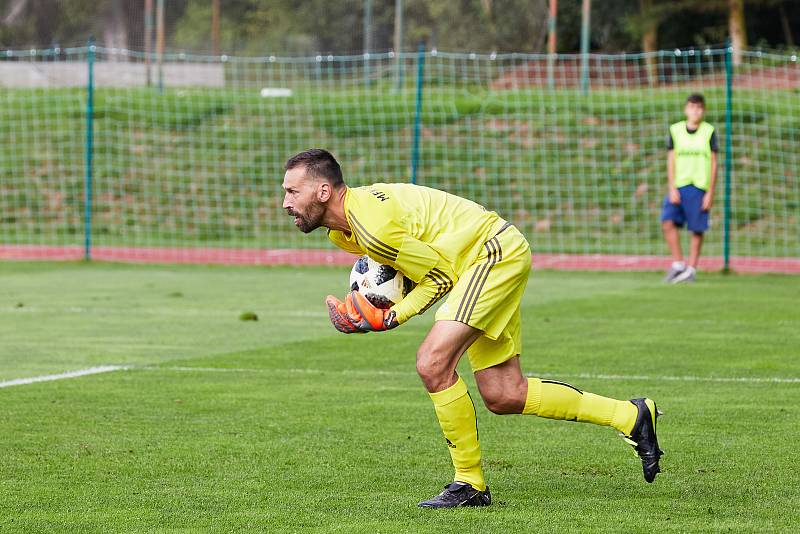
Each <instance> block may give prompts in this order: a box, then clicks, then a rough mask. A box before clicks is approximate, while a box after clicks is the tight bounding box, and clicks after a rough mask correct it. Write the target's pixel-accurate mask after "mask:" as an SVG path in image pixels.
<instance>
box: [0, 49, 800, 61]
mask: <svg viewBox="0 0 800 534" xmlns="http://www.w3.org/2000/svg"><path fill="white" fill-rule="evenodd" d="M731 50H732V49H731V48H730V47H728V48H726V47H706V48H688V49H680V48H676V49H673V50H657V51H654V52H635V53H628V52H621V53H615V54H603V53H590V54H587V56H588V57H589V58H590V59H591V60H595V61H597V60H600V61H636V60H642V59H647V58H659V59H664V58H681V59H685V58H702V57H713V56H722V55H725V54H726V53H727V52H729V51H731ZM89 51H93V52H96V53H98V54H102V55H114V56H123V57H130V58H134V59H142V60H143V59H147V58H148V57H149V58H150V59H151V60H156V59H158V57H159V54H157V53H155V52H151V53H149V54H148V53H146V52H143V51H139V50H130V49H126V48H112V47H105V46H102V45H100V44H97V45H87V46H77V47H64V48H62V47H51V48H36V47H31V48H21V49H7V50H0V60H2V59H4V58H16V59H18V58H47V57H52V58H56V57H63V56H65V55H66V56H73V55H85V54H87V53H88V52H89ZM419 53H420V52H419V51H403V52H401V53H400V54H399V57H400V59H413V58H416V57H418V54H419ZM424 54H425V56H426V57H430V58H434V57H439V58H444V59H459V60H476V61H508V60H523V61H542V60H546V59H552V58H555V59H556V60H557V61H576V60H579V59H581V58H583V57H584V56H583V55H582V54H580V53H570V54H553V55H550V54H546V53H526V52H503V53H496V52H491V53H476V52H451V51H443V50H437V49H435V48H433V49H430V50H425V51H424ZM742 54H743V55H744V56H745V57H749V58H765V59H771V60H778V61H790V62H797V60H798V55H800V54H798V53H797V52H790V51H779V50H761V49H753V48H749V49H745V50H743V51H742ZM396 56H397V54H395V52H393V51H388V52H372V53H365V54H350V55H333V54H313V55H308V56H280V55H264V56H239V55H234V54H222V55H203V54H194V53H188V52H166V53H164V54H162V55H161V59H162V60H164V61H195V62H222V63H225V62H231V63H300V64H302V63H311V64H314V63H325V62H348V61H350V62H352V61H365V60H386V59H394V58H395V57H396Z"/></svg>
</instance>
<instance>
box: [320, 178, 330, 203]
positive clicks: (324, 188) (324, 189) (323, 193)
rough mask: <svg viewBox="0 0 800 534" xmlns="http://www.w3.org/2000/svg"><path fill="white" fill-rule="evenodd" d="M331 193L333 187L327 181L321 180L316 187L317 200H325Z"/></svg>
mask: <svg viewBox="0 0 800 534" xmlns="http://www.w3.org/2000/svg"><path fill="white" fill-rule="evenodd" d="M332 194H333V188H332V187H331V184H329V183H328V182H322V183H320V184H319V186H318V187H317V200H319V201H320V202H327V201H328V199H330V198H331V195H332Z"/></svg>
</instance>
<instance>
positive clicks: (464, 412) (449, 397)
mask: <svg viewBox="0 0 800 534" xmlns="http://www.w3.org/2000/svg"><path fill="white" fill-rule="evenodd" d="M429 395H430V396H431V400H432V401H433V406H434V408H435V409H436V417H438V418H439V425H441V427H442V432H444V437H445V438H446V439H447V446H448V448H449V449H450V457H451V458H452V459H453V466H455V468H456V475H455V479H454V480H456V481H458V482H466V483H468V484H471V485H472V486H473V487H474V488H475V489H477V490H480V491H484V490H485V489H486V482H485V481H484V479H483V471H481V445H480V443H479V442H478V421H477V418H476V416H475V405H474V404H472V397H470V396H469V392H468V391H467V385H466V384H465V383H464V381H463V380H461V377H458V381H457V382H456V383H455V384H453V385H452V386H450V387H449V388H447V389H445V390H444V391H438V392H436V393H429Z"/></svg>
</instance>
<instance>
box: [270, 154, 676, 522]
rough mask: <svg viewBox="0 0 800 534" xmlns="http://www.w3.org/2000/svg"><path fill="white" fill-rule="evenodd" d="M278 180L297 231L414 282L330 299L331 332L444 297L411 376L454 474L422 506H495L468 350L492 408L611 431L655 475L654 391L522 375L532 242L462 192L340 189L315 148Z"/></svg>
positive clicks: (381, 325)
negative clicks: (376, 296)
mask: <svg viewBox="0 0 800 534" xmlns="http://www.w3.org/2000/svg"><path fill="white" fill-rule="evenodd" d="M283 188H284V190H285V197H284V201H283V207H284V209H286V210H287V211H288V213H289V214H290V215H292V216H294V218H295V225H296V226H297V227H298V228H300V230H302V231H303V232H305V233H308V232H311V231H313V230H315V229H316V228H319V227H320V226H324V227H326V228H328V237H329V238H330V239H331V241H333V243H334V244H336V246H338V247H339V248H342V249H344V250H346V251H348V252H352V253H353V254H359V255H360V254H367V255H369V256H370V257H371V258H372V259H374V260H376V261H377V262H379V263H384V264H388V265H390V266H392V267H394V268H395V269H397V270H398V271H400V272H402V273H403V274H404V275H405V276H406V277H408V278H410V279H411V280H413V281H414V282H415V283H416V286H415V287H414V289H413V290H412V291H411V292H410V293H409V294H408V295H407V296H406V297H405V298H404V299H403V300H402V301H401V302H400V303H398V304H396V305H395V306H394V307H392V308H391V309H388V310H383V309H379V308H375V307H373V306H372V305H371V304H370V303H369V302H368V301H367V300H366V299H365V298H364V297H363V296H361V294H360V293H358V292H357V291H353V292H351V293H350V294H349V295H347V297H346V298H345V300H344V301H343V302H342V301H339V300H338V299H336V298H335V297H332V296H328V298H327V299H326V303H327V305H328V310H329V313H330V318H331V322H332V323H333V325H334V326H335V327H336V328H337V329H338V330H339V331H341V332H344V333H348V334H350V333H361V332H371V331H383V330H390V329H392V328H395V327H397V326H399V325H401V324H403V323H404V322H406V321H407V320H409V319H410V318H411V317H413V316H415V315H418V314H421V313H423V312H425V311H426V310H427V309H428V308H430V307H431V306H432V305H433V304H434V303H436V302H437V301H439V300H440V299H442V298H443V297H444V296H445V295H447V294H448V293H449V297H448V298H447V301H446V302H445V303H444V304H443V305H442V306H440V307H439V309H438V311H437V312H436V322H435V323H434V325H433V327H432V328H431V330H430V332H429V333H428V335H427V336H426V337H425V340H424V341H423V342H422V345H421V346H420V348H419V350H418V351H417V372H418V373H419V376H420V378H422V382H423V383H424V384H425V387H426V389H427V390H428V393H429V394H430V397H431V400H432V401H433V405H434V409H435V411H436V416H437V418H438V419H439V423H440V425H441V428H442V431H443V432H444V436H445V439H446V440H447V445H448V447H449V450H450V455H451V457H452V460H453V465H454V466H455V477H454V481H453V482H452V483H449V484H447V485H446V486H445V488H444V491H442V492H441V493H439V494H438V495H436V496H435V497H433V498H431V499H429V500H427V501H423V502H421V503H419V505H420V506H422V507H431V508H451V507H455V506H485V505H488V504H491V495H490V493H489V487H488V486H487V485H486V481H485V480H484V476H483V472H482V470H481V454H480V442H479V440H478V429H477V422H476V413H475V406H474V404H473V402H472V398H471V397H470V395H469V392H468V391H467V385H466V384H465V383H464V381H463V380H462V379H461V378H460V377H459V376H458V374H457V373H456V365H457V364H458V361H459V359H460V358H461V356H462V355H463V354H464V353H465V352H466V353H467V355H468V357H469V362H470V365H471V366H472V370H473V372H474V373H475V381H476V382H477V384H478V390H479V391H480V394H481V397H482V398H483V401H484V403H485V405H486V407H487V408H488V409H489V410H491V411H492V412H494V413H496V414H528V415H538V416H540V417H547V418H550V419H563V420H567V421H582V422H587V423H594V424H598V425H605V426H610V427H613V428H615V429H616V430H618V431H619V432H620V433H621V434H622V435H623V436H624V437H625V439H626V441H628V442H629V443H631V444H632V445H633V446H634V448H635V449H636V451H637V453H638V454H639V456H640V458H641V460H642V467H643V471H644V478H645V480H646V481H647V482H652V481H653V480H654V479H655V476H656V473H658V472H659V466H658V462H659V458H660V457H661V455H662V454H663V453H662V451H661V450H660V449H659V446H658V440H657V438H656V417H657V416H658V411H657V409H656V405H655V403H654V402H653V401H652V400H651V399H647V398H639V399H633V400H630V401H621V400H615V399H610V398H606V397H601V396H599V395H595V394H593V393H588V392H586V391H581V390H579V389H577V388H575V387H573V386H571V385H569V384H565V383H563V382H558V381H554V380H544V379H539V378H526V377H525V376H524V375H523V374H522V371H521V369H520V364H519V355H520V353H521V350H522V343H521V339H520V338H521V336H520V301H521V299H522V295H523V293H524V291H525V285H526V284H527V281H528V274H529V272H530V265H531V250H530V247H529V245H528V242H527V241H526V240H525V237H524V236H523V235H522V234H521V233H520V232H519V230H517V229H516V228H515V227H514V226H513V225H511V224H510V223H508V222H506V221H505V220H503V219H502V218H501V217H500V216H499V215H497V214H496V213H494V212H491V211H486V210H485V209H484V208H483V207H482V206H480V205H478V204H476V203H474V202H472V201H470V200H467V199H464V198H460V197H457V196H455V195H451V194H449V193H445V192H443V191H438V190H435V189H430V188H427V187H421V186H416V185H411V184H375V185H372V186H367V187H357V188H348V187H347V186H346V185H345V183H344V180H343V179H342V171H341V168H340V167H339V164H338V162H337V161H336V159H335V158H334V157H333V156H332V155H331V154H330V153H329V152H327V151H325V150H322V149H311V150H307V151H305V152H301V153H299V154H297V155H295V156H294V157H292V158H291V159H289V160H288V162H287V163H286V174H285V176H284V180H283Z"/></svg>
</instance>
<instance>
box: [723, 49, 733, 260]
mask: <svg viewBox="0 0 800 534" xmlns="http://www.w3.org/2000/svg"><path fill="white" fill-rule="evenodd" d="M731 51H732V46H731V42H730V41H728V42H727V43H726V46H725V208H724V221H725V222H724V225H723V236H722V239H723V256H724V264H723V267H722V271H723V272H726V273H728V272H730V271H731V160H732V159H733V158H732V156H731V150H732V144H733V143H732V141H731V122H732V112H733V58H732V57H731Z"/></svg>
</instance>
